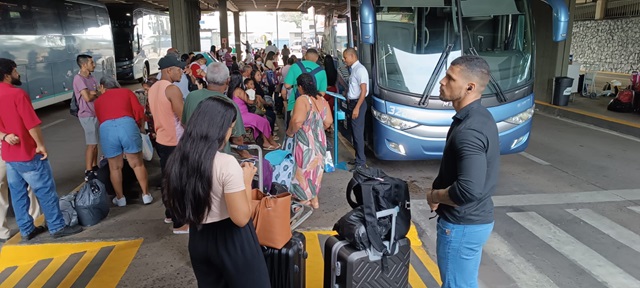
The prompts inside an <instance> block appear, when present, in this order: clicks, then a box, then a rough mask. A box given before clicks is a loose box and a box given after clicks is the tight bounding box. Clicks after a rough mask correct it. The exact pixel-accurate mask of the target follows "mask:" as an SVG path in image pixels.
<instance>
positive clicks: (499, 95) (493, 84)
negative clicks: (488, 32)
mask: <svg viewBox="0 0 640 288" xmlns="http://www.w3.org/2000/svg"><path fill="white" fill-rule="evenodd" d="M469 52H471V55H474V56H478V51H476V48H473V47H469ZM489 84H491V89H493V91H495V92H496V98H498V102H500V103H504V102H507V101H508V100H507V96H505V95H504V92H503V91H502V88H500V85H499V84H498V81H496V79H495V78H493V74H491V71H489Z"/></svg>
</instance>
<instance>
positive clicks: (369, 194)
mask: <svg viewBox="0 0 640 288" xmlns="http://www.w3.org/2000/svg"><path fill="white" fill-rule="evenodd" d="M377 182H378V180H366V181H365V182H362V183H360V187H361V188H362V204H363V206H364V207H363V211H364V220H365V224H366V225H365V229H366V231H367V237H368V238H369V242H371V246H372V247H373V248H374V249H376V250H378V251H379V252H382V254H383V255H385V256H386V255H388V254H389V250H387V247H386V246H385V245H384V243H382V235H380V234H379V233H378V231H379V228H378V217H377V216H376V204H375V200H374V199H373V186H374V185H375V184H376V183H377Z"/></svg>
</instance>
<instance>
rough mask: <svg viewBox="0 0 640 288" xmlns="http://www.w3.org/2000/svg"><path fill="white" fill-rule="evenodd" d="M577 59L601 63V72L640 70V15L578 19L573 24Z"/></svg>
mask: <svg viewBox="0 0 640 288" xmlns="http://www.w3.org/2000/svg"><path fill="white" fill-rule="evenodd" d="M572 37H573V38H572V42H571V54H573V60H574V61H578V62H580V63H581V64H586V65H594V64H595V65H599V66H600V68H599V69H598V70H599V71H608V72H618V73H631V65H633V67H634V68H636V69H640V67H638V66H640V41H639V40H640V17H634V18H624V19H609V20H597V21H595V20H591V21H576V22H574V23H573V36H572Z"/></svg>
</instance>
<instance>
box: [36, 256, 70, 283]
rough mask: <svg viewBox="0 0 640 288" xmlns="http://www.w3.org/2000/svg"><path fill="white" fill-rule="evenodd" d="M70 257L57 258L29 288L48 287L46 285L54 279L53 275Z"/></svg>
mask: <svg viewBox="0 0 640 288" xmlns="http://www.w3.org/2000/svg"><path fill="white" fill-rule="evenodd" d="M67 258H69V257H56V258H53V260H52V261H51V262H50V263H49V265H47V268H44V270H42V272H40V275H38V277H36V279H34V280H33V282H31V285H29V288H37V287H46V286H45V284H46V283H47V281H48V280H49V279H50V278H51V277H53V274H54V273H55V272H56V271H58V268H60V267H62V265H63V264H64V262H65V261H67Z"/></svg>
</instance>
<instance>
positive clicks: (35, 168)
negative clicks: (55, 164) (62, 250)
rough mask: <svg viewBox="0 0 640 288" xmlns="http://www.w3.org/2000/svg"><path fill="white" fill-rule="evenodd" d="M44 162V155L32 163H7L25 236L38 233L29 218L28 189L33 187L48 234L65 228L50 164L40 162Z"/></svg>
mask: <svg viewBox="0 0 640 288" xmlns="http://www.w3.org/2000/svg"><path fill="white" fill-rule="evenodd" d="M41 158H42V155H40V154H36V156H35V157H34V158H33V159H32V160H31V161H25V162H7V182H8V183H9V189H11V203H12V204H13V211H14V212H15V214H16V222H17V223H18V227H20V234H22V236H27V235H29V233H31V232H33V229H35V226H34V225H33V218H31V215H29V205H30V201H29V196H28V194H27V191H28V190H27V186H28V185H31V189H32V190H33V193H34V194H35V195H36V198H38V201H39V202H40V206H41V207H42V212H43V213H44V217H45V219H46V220H47V226H48V228H49V233H51V234H53V233H55V232H58V231H60V230H62V229H63V228H64V218H62V213H61V212H60V203H59V202H58V201H59V200H58V193H57V192H56V184H55V182H54V181H53V172H52V171H51V165H50V164H49V160H40V159H41Z"/></svg>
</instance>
